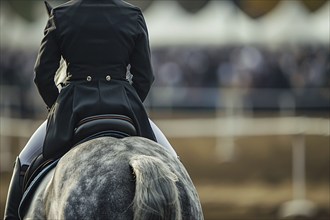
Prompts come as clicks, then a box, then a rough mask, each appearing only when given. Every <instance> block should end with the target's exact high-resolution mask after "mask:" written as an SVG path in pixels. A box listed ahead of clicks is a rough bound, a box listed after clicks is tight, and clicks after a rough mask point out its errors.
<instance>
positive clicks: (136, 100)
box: [34, 0, 155, 158]
mask: <svg viewBox="0 0 330 220" xmlns="http://www.w3.org/2000/svg"><path fill="white" fill-rule="evenodd" d="M61 57H63V59H64V60H65V61H66V64H67V81H68V83H67V84H66V86H64V88H63V89H62V90H61V91H60V93H59V92H58V89H57V87H56V85H55V83H54V76H55V73H56V71H57V69H58V68H59V62H60V59H61ZM129 64H130V65H131V69H130V72H131V74H132V75H133V78H132V82H133V83H132V84H130V83H129V82H128V81H127V80H126V68H127V66H128V65H129ZM107 76H110V77H111V80H110V81H109V80H106V77H107ZM108 79H109V77H108ZM153 80H154V76H153V72H152V68H151V63H150V48H149V40H148V31H147V27H146V24H145V20H144V18H143V15H142V13H141V10H140V9H139V8H137V7H135V6H132V5H130V4H128V3H126V2H123V1H121V0H73V1H69V2H67V3H65V4H63V5H61V6H58V7H56V8H54V9H53V10H52V11H51V13H50V17H49V20H48V23H47V26H46V28H45V31H44V38H43V40H42V43H41V47H40V51H39V54H38V57H37V61H36V65H35V80H34V81H35V83H36V85H37V87H38V90H39V93H40V95H41V97H42V98H43V100H44V101H45V103H46V105H47V106H48V107H49V108H50V112H49V115H48V125H47V133H46V137H45V142H44V156H45V157H46V158H47V157H50V156H54V154H62V153H64V152H65V151H67V150H68V149H69V148H70V147H71V145H72V143H71V140H72V135H73V130H74V127H75V125H76V124H77V122H78V121H79V120H81V119H82V118H85V117H88V116H91V115H95V114H106V113H109V114H110V113H112V114H124V115H127V116H129V117H131V118H132V119H133V121H134V122H135V126H136V127H137V130H138V133H139V135H140V136H143V137H146V138H149V139H152V140H155V136H154V134H153V132H152V129H151V127H150V124H149V121H148V116H147V113H146V111H145V108H144V106H143V104H142V102H143V101H144V100H145V98H146V96H147V94H148V92H149V89H150V87H151V84H152V82H153Z"/></svg>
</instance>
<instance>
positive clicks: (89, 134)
mask: <svg viewBox="0 0 330 220" xmlns="http://www.w3.org/2000/svg"><path fill="white" fill-rule="evenodd" d="M135 135H137V131H136V129H135V126H134V124H133V121H132V119H131V118H129V117H127V116H125V115H118V114H104V115H95V116H90V117H87V118H84V119H82V120H81V121H79V122H78V123H77V126H76V128H75V129H74V136H73V143H74V145H73V147H74V146H76V145H78V144H80V143H82V142H85V141H88V140H91V139H94V138H98V137H104V136H110V137H115V138H124V137H129V136H135ZM58 160H59V158H58V157H57V158H53V159H49V160H45V159H44V158H43V156H42V154H40V155H38V156H37V157H36V158H35V159H34V161H33V162H32V164H31V165H30V166H29V168H28V169H27V171H26V173H25V176H24V181H23V192H25V194H28V195H31V194H33V191H34V190H35V189H36V188H37V187H36V186H37V185H38V183H39V182H40V181H41V179H42V177H43V176H45V175H46V174H47V172H43V170H45V171H47V170H50V169H49V167H51V166H52V167H53V166H54V164H56V162H57V161H58ZM55 161H56V162H55ZM40 174H41V175H40ZM36 177H38V178H36ZM31 184H33V185H34V186H31ZM27 190H28V191H29V192H26V191H27ZM31 191H32V192H31ZM26 197H28V196H24V197H23V198H25V200H26V199H27V198H26ZM22 203H23V201H22V202H21V204H22Z"/></svg>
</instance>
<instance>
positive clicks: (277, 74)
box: [0, 45, 330, 117]
mask: <svg viewBox="0 0 330 220" xmlns="http://www.w3.org/2000/svg"><path fill="white" fill-rule="evenodd" d="M36 54H37V53H36V51H34V52H31V51H15V50H8V49H6V48H1V62H0V68H1V83H0V86H1V113H2V114H3V115H5V116H12V117H37V116H38V115H40V114H41V113H42V112H44V111H45V108H44V104H43V103H42V101H41V98H40V97H39V96H38V92H37V91H36V88H35V86H34V85H33V66H34V62H35V58H36ZM329 57H330V52H329V48H328V47H326V46H319V45H304V46H290V47H281V48H279V49H267V48H265V47H259V46H251V45H250V46H228V47H221V48H216V47H189V48H188V47H171V48H169V47H166V48H155V49H154V50H153V51H152V63H153V69H154V73H155V76H156V81H155V83H154V87H153V90H152V91H151V94H150V96H149V99H148V101H147V105H148V106H149V107H151V108H154V109H157V107H170V108H174V109H175V108H176V107H178V108H180V107H183V108H195V109H196V108H197V109H198V108H199V107H200V108H208V109H213V108H216V107H221V106H223V105H224V104H223V103H221V102H222V101H221V91H222V89H226V88H233V89H240V90H241V91H244V92H243V93H242V100H243V103H244V105H246V106H249V107H251V108H254V109H258V108H260V109H262V108H270V109H277V108H278V107H279V102H280V100H278V99H281V97H282V96H283V93H284V92H285V94H290V95H291V96H292V97H293V99H294V100H295V103H294V104H292V105H294V106H297V108H307V109H318V110H320V109H321V110H326V109H329V105H330V104H329V88H330V65H329ZM219 91H220V92H219ZM219 94H220V96H219ZM282 98H283V97H282ZM167 105H171V106H167Z"/></svg>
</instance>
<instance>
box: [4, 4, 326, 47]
mask: <svg viewBox="0 0 330 220" xmlns="http://www.w3.org/2000/svg"><path fill="white" fill-rule="evenodd" d="M9 10H10V8H9V7H8V6H7V5H6V4H5V2H2V3H1V13H0V18H1V22H0V25H1V33H0V38H1V47H4V46H7V47H14V48H16V47H20V48H31V49H35V48H38V45H39V43H40V41H41V38H42V33H43V28H44V26H45V23H46V20H47V15H46V11H45V9H44V5H43V3H42V2H41V3H40V6H39V7H38V8H37V9H36V12H35V13H38V14H39V15H40V19H39V20H37V21H36V22H34V23H29V22H26V21H25V20H23V19H22V18H20V17H18V16H15V17H13V16H11V14H10V13H9ZM145 19H146V22H147V25H148V28H149V34H150V42H151V45H152V46H153V47H158V46H168V45H176V46H177V45H212V46H221V45H228V44H263V45H268V46H277V45H281V44H288V43H289V44H292V43H293V44H294V43H321V44H329V42H330V40H329V38H330V37H329V36H330V25H329V22H330V2H328V3H327V4H326V5H325V6H323V7H322V8H321V9H319V10H318V11H317V12H315V13H310V12H308V11H307V9H306V8H305V7H303V5H302V4H301V3H300V2H299V1H281V2H280V3H279V4H278V5H277V6H276V8H275V9H273V10H272V11H271V12H269V13H268V14H267V15H265V16H263V17H261V18H259V19H252V18H250V17H248V16H247V15H246V14H244V12H242V11H240V10H238V9H237V7H236V6H235V5H234V4H232V3H231V2H229V1H217V0H212V1H210V2H209V3H208V4H207V5H206V6H205V7H204V8H203V9H201V10H200V11H199V12H198V13H197V14H190V13H187V12H186V11H185V10H184V9H183V8H182V7H180V6H179V5H178V3H177V1H156V2H154V3H153V4H152V5H151V6H150V7H149V8H148V10H146V12H145Z"/></svg>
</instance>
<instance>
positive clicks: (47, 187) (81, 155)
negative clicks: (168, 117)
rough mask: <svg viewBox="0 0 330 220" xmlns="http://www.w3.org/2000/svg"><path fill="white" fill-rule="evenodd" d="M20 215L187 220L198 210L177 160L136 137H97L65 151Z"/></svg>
mask: <svg viewBox="0 0 330 220" xmlns="http://www.w3.org/2000/svg"><path fill="white" fill-rule="evenodd" d="M23 218H24V219H33V220H35V219H70V220H71V219H79V220H81V219H102V220H104V219H114V220H120V219H125V220H126V219H134V220H148V219H149V220H157V219H164V220H165V219H166V220H172V219H173V220H174V219H189V220H195V219H196V220H201V219H203V213H202V208H201V203H200V200H199V197H198V194H197V191H196V189H195V187H194V185H193V183H192V181H191V179H190V177H189V175H188V173H187V171H186V169H185V167H184V166H183V165H182V163H181V162H180V161H179V160H178V158H177V157H175V156H173V155H172V154H171V153H170V152H168V151H167V150H166V149H165V148H164V147H162V146H161V145H159V144H157V143H155V142H153V141H150V140H148V139H145V138H141V137H126V138H123V139H117V138H112V137H101V138H96V139H92V140H89V141H87V142H84V143H81V144H79V145H77V146H76V147H74V148H73V149H71V150H70V151H69V152H68V153H67V154H65V155H64V156H63V157H62V158H61V159H60V160H59V162H58V164H57V166H56V167H55V168H54V169H53V170H52V171H51V172H49V173H48V174H47V175H46V176H45V178H44V179H43V180H42V182H41V184H40V185H39V186H38V189H37V190H36V191H35V194H34V196H33V198H32V200H31V203H30V205H29V208H28V209H27V210H25V213H24V217H23Z"/></svg>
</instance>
